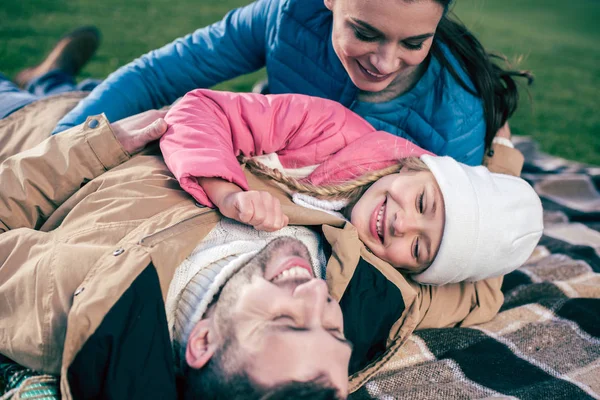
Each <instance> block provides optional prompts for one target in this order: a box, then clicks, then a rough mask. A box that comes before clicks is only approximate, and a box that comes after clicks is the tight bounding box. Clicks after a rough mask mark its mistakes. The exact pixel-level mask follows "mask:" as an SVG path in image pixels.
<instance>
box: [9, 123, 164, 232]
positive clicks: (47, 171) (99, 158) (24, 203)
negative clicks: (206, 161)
mask: <svg viewBox="0 0 600 400" xmlns="http://www.w3.org/2000/svg"><path fill="white" fill-rule="evenodd" d="M157 116H160V112H146V113H143V114H140V115H137V116H133V117H130V118H127V119H125V120H122V121H118V122H116V123H114V124H113V125H112V127H111V125H110V124H109V123H108V121H107V120H106V118H104V117H103V116H97V117H90V118H88V120H87V121H86V123H85V124H83V125H81V126H78V127H75V128H72V129H71V130H69V131H68V132H65V133H64V134H63V135H58V136H52V137H50V138H48V139H46V140H45V141H44V142H42V143H40V144H39V145H38V146H36V147H34V148H32V149H30V150H27V151H24V152H22V153H18V154H15V155H13V156H12V157H8V158H7V159H6V160H5V161H4V162H3V163H2V164H0V187H2V190H1V191H0V233H1V232H6V231H8V230H11V229H17V228H33V229H37V228H38V227H39V226H41V225H42V224H43V223H44V221H45V220H46V218H48V216H50V215H51V214H52V213H53V212H54V210H56V209H57V208H58V207H59V206H60V205H61V204H62V203H63V202H64V201H65V200H67V199H68V198H69V197H70V196H71V195H72V194H73V193H75V192H76V191H77V190H79V188H80V187H81V186H83V185H84V184H85V183H86V182H88V181H90V180H92V179H94V178H95V177H97V176H99V175H101V174H102V173H104V172H105V171H107V170H109V169H111V168H113V167H115V166H117V165H119V164H121V163H123V162H125V161H127V160H128V159H129V154H133V153H136V152H138V151H140V150H141V149H142V148H144V146H146V144H148V143H149V142H151V141H153V140H157V139H158V138H159V137H160V136H161V135H162V134H163V133H164V131H165V130H166V123H165V122H164V120H162V119H158V120H156V121H155V122H154V123H152V124H150V122H151V120H154V119H156V117H157ZM140 124H142V125H148V126H147V127H146V128H144V129H140V130H132V129H130V127H131V126H138V125H140Z"/></svg>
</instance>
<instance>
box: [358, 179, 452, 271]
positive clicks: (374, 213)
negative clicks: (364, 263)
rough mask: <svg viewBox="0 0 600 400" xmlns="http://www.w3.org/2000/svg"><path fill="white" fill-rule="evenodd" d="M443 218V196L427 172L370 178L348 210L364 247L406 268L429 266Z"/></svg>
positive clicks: (437, 247) (440, 238)
mask: <svg viewBox="0 0 600 400" xmlns="http://www.w3.org/2000/svg"><path fill="white" fill-rule="evenodd" d="M444 220H445V211H444V198H443V197H442V192H441V191H440V188H439V186H438V184H437V182H436V180H435V178H434V177H433V174H432V173H431V172H429V171H412V170H408V169H406V168H403V169H402V170H401V171H400V172H399V173H397V174H392V175H388V176H385V177H383V178H381V179H379V180H378V181H377V182H375V183H374V184H373V185H372V186H371V187H370V188H369V189H368V190H367V191H366V192H365V193H364V194H363V196H362V197H361V198H360V199H359V200H358V202H357V203H356V204H355V205H354V207H353V208H352V210H351V213H350V221H351V222H352V224H353V225H354V226H355V227H356V229H357V231H358V236H359V238H360V240H361V241H362V242H363V243H364V244H365V246H367V247H368V248H369V249H370V250H371V251H372V252H373V254H375V255H376V256H377V257H379V258H381V259H382V260H385V261H387V262H389V263H390V264H392V265H393V266H394V267H396V268H398V269H402V270H406V271H409V272H421V271H423V270H424V269H426V268H427V267H428V266H429V265H431V263H432V261H433V259H434V258H435V256H436V254H437V251H438V249H439V248H440V243H441V241H442V235H443V231H444Z"/></svg>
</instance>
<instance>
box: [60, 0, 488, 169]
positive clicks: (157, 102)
mask: <svg viewBox="0 0 600 400" xmlns="http://www.w3.org/2000/svg"><path fill="white" fill-rule="evenodd" d="M331 26H332V15H331V12H330V11H329V10H328V9H327V8H326V7H325V6H324V4H323V0H258V1H256V2H254V3H252V4H249V5H248V6H245V7H242V8H239V9H236V10H233V11H231V12H230V13H228V14H227V15H226V16H225V18H224V19H223V20H221V21H219V22H217V23H215V24H213V25H210V26H208V27H205V28H201V29H198V30H197V31H196V32H194V33H192V34H190V35H187V36H185V37H183V38H179V39H177V40H175V41H174V42H173V43H171V44H168V45H166V46H164V47H162V48H160V49H158V50H154V51H151V52H149V53H148V54H146V55H144V56H142V57H140V58H138V59H137V60H135V61H133V62H131V63H130V64H128V65H126V66H124V67H122V68H120V69H118V70H117V71H116V72H114V73H113V74H111V75H110V76H109V77H108V78H107V79H106V80H105V81H104V82H103V83H102V84H100V85H99V86H98V87H97V88H96V89H94V91H92V92H91V94H90V95H89V96H88V97H87V98H86V99H84V100H82V101H81V102H80V103H79V105H78V106H77V107H75V109H73V111H71V112H70V113H69V114H67V115H66V116H65V117H64V118H63V119H62V120H61V121H60V122H59V124H58V125H57V127H56V128H55V131H54V132H55V133H56V132H60V131H62V130H65V129H67V128H69V127H72V126H75V125H78V124H80V123H82V122H84V121H85V118H86V117H87V116H89V115H94V114H99V113H101V112H104V113H105V114H106V116H107V117H108V119H109V120H111V121H116V120H118V119H121V118H125V117H127V116H130V115H133V114H136V113H139V112H142V111H145V110H149V109H152V108H160V107H162V106H164V105H167V104H171V103H172V102H174V101H175V100H176V99H177V98H179V97H181V96H183V95H184V94H185V93H186V92H188V91H190V90H192V89H196V88H202V87H211V86H213V85H215V84H217V83H219V82H223V81H225V80H228V79H231V78H234V77H237V76H239V75H242V74H246V73H249V72H252V71H255V70H258V69H260V68H261V67H263V66H266V67H267V74H268V78H269V90H270V92H271V93H303V94H308V95H313V96H319V97H324V98H328V99H332V100H336V101H339V102H340V103H342V104H344V105H345V106H347V107H349V108H350V109H352V110H353V111H355V112H357V113H358V114H360V115H361V116H363V117H364V118H366V119H367V120H368V121H369V122H370V123H371V124H372V125H373V126H374V127H375V128H376V129H378V130H384V131H387V132H390V133H392V134H394V135H397V136H402V137H404V138H407V139H409V140H412V141H414V142H415V143H417V144H418V145H419V146H421V147H423V148H425V149H427V150H430V151H432V152H433V153H436V154H439V155H450V156H452V157H454V158H456V159H457V160H458V161H461V162H464V163H467V164H470V165H478V164H481V161H482V158H483V153H484V136H485V121H484V116H483V105H482V102H481V99H479V98H478V97H476V96H473V95H471V94H470V93H469V92H467V91H466V90H464V89H463V88H462V87H461V86H460V85H459V83H458V82H457V81H456V80H455V79H454V78H453V77H452V76H451V75H450V73H449V71H448V70H447V69H446V68H443V67H442V66H441V65H440V63H439V62H438V60H437V59H435V58H434V57H432V59H431V61H430V63H429V66H428V68H427V71H426V72H425V74H424V75H423V76H422V77H421V79H420V80H419V82H418V83H417V84H416V85H415V87H414V88H413V89H411V90H410V91H409V92H407V93H405V94H403V95H401V96H399V97H398V98H396V99H394V100H391V101H388V102H385V103H366V102H361V101H358V100H357V94H358V89H357V88H356V86H354V84H353V83H352V81H351V80H350V78H349V76H348V74H347V73H346V71H345V70H344V67H343V66H342V64H341V62H340V61H339V59H338V57H337V55H336V54H335V52H334V50H333V45H332V43H331ZM442 49H443V50H444V51H445V52H446V56H447V58H448V59H449V61H450V62H451V63H452V64H453V66H454V67H455V69H456V70H457V71H458V72H459V75H460V76H461V78H462V79H463V80H464V81H465V82H466V83H467V84H468V85H471V86H472V83H471V81H470V80H469V78H468V77H467V76H466V74H465V73H464V71H463V70H462V69H461V67H460V66H459V64H458V62H457V60H456V59H455V58H454V57H453V56H452V55H451V54H450V52H449V51H448V50H447V48H446V47H445V46H444V45H442Z"/></svg>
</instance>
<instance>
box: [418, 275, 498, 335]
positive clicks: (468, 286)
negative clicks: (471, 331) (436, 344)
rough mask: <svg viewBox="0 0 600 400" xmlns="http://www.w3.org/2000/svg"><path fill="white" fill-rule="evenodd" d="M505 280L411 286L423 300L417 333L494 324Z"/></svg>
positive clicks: (494, 279)
mask: <svg viewBox="0 0 600 400" xmlns="http://www.w3.org/2000/svg"><path fill="white" fill-rule="evenodd" d="M502 279H503V277H502V276H499V277H496V278H489V279H485V280H482V281H477V282H461V283H451V284H446V285H441V286H429V285H419V284H418V283H413V282H411V285H413V287H414V288H415V290H416V291H417V293H418V296H419V299H418V301H419V310H420V313H421V319H420V322H419V324H418V326H417V329H424V328H445V327H453V326H470V325H475V324H481V323H484V322H487V321H489V320H491V319H492V318H494V317H495V316H496V314H497V313H498V311H499V310H500V307H501V306H502V302H503V301H504V295H503V294H502V291H501V290H500V287H501V286H502Z"/></svg>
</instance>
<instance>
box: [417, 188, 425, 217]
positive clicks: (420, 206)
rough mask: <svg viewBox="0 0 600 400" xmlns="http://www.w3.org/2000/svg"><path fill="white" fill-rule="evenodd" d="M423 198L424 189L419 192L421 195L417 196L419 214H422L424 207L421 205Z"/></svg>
mask: <svg viewBox="0 0 600 400" xmlns="http://www.w3.org/2000/svg"><path fill="white" fill-rule="evenodd" d="M424 198H425V191H424V190H423V192H421V195H420V196H419V207H418V209H419V212H420V213H421V214H423V212H424V211H425V207H424V206H423V200H424Z"/></svg>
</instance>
